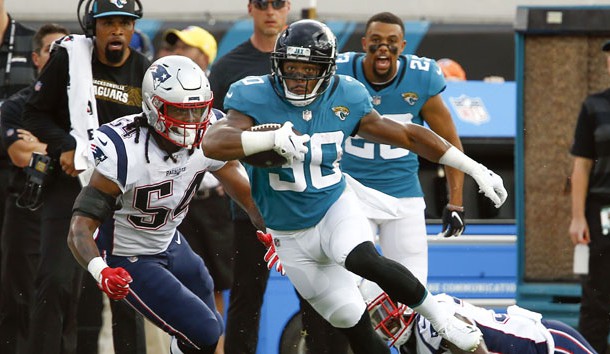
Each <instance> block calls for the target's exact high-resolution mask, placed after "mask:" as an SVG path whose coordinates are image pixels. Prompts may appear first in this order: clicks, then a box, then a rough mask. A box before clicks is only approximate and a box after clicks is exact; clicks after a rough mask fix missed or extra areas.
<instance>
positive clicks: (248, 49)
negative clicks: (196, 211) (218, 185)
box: [209, 39, 271, 220]
mask: <svg viewBox="0 0 610 354" xmlns="http://www.w3.org/2000/svg"><path fill="white" fill-rule="evenodd" d="M266 74H271V53H265V52H261V51H260V50H258V49H256V48H255V47H254V46H253V45H252V42H250V40H249V39H248V40H247V41H245V42H243V43H242V44H240V45H238V46H237V47H235V48H234V49H233V50H232V51H230V52H228V53H227V54H225V55H223V56H222V57H221V58H220V59H218V61H216V62H215V63H214V65H213V66H212V70H211V72H210V77H209V79H210V86H211V88H212V92H213V93H214V108H217V109H220V110H222V109H223V108H224V100H225V96H226V94H227V92H228V91H229V87H230V86H231V84H232V83H234V82H236V81H239V80H241V79H243V78H244V77H246V76H260V75H266ZM231 209H232V211H233V218H234V219H239V220H249V217H248V214H246V212H245V211H243V210H242V209H241V208H239V207H236V205H235V203H234V202H233V201H231Z"/></svg>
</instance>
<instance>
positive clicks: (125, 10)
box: [24, 0, 150, 354]
mask: <svg viewBox="0 0 610 354" xmlns="http://www.w3.org/2000/svg"><path fill="white" fill-rule="evenodd" d="M88 5H91V10H90V11H89V8H87V9H86V10H85V11H86V12H87V13H86V14H85V16H86V18H87V19H88V21H85V22H86V25H85V26H83V27H84V28H83V29H84V30H85V32H86V33H87V36H86V37H85V36H78V35H73V36H67V37H64V38H63V40H62V41H61V42H58V43H56V45H55V46H54V50H53V52H52V54H51V58H50V60H49V62H48V63H47V66H46V67H45V69H44V70H43V71H42V73H41V74H40V77H39V78H38V82H36V84H35V85H34V92H33V93H32V95H31V96H30V97H29V99H28V101H27V103H26V105H25V109H24V123H25V126H26V128H27V129H28V130H29V131H31V132H32V133H33V134H34V135H35V136H37V137H38V138H39V139H40V141H41V142H44V143H46V144H47V152H48V154H49V156H51V157H52V158H53V159H54V166H53V169H52V171H51V172H50V174H49V176H48V178H47V181H46V185H45V187H44V193H43V196H42V202H43V206H42V210H41V214H42V215H41V220H42V221H41V230H42V234H41V259H40V264H39V268H38V271H37V274H36V284H35V286H36V290H35V294H34V303H33V309H32V319H31V329H30V334H31V335H30V338H29V340H28V342H29V348H28V352H29V353H32V354H33V353H75V352H76V333H77V332H76V329H77V326H76V313H77V304H78V300H79V297H80V291H81V281H82V277H83V270H82V269H81V268H80V267H79V265H78V263H77V262H76V261H75V260H74V258H73V257H72V254H71V253H70V250H69V249H68V247H67V245H66V239H65V238H66V235H67V234H68V229H69V226H70V218H71V216H72V205H73V204H74V200H75V199H76V196H77V195H78V193H79V192H80V190H81V183H79V178H77V176H78V175H79V174H80V173H81V172H82V171H83V170H85V169H87V168H88V167H89V166H88V163H87V160H86V157H85V156H86V152H87V149H89V146H90V144H91V139H92V131H93V130H94V129H95V128H96V127H97V126H98V125H101V124H104V123H108V122H110V121H112V120H113V119H115V118H118V117H122V116H125V115H129V114H135V113H138V112H140V111H141V102H142V93H141V83H142V78H143V76H144V73H145V72H146V69H147V68H148V66H149V65H150V62H149V61H148V59H146V57H144V56H143V55H142V54H140V53H137V52H136V51H133V50H131V49H130V48H129V46H128V44H129V42H130V41H131V37H132V36H133V34H134V30H135V21H136V19H138V18H140V17H141V9H139V10H137V9H136V6H135V5H136V4H135V3H134V0H127V1H125V0H124V1H121V2H117V1H111V0H93V1H92V2H91V3H88ZM66 88H67V90H66ZM82 180H84V179H82ZM116 304H118V303H115V305H116ZM123 306H125V305H123ZM123 309H125V308H123ZM113 312H115V311H113ZM132 320H133V316H132ZM132 322H133V323H131V324H130V325H129V326H126V327H128V328H125V329H123V330H116V331H114V332H115V333H114V335H115V336H116V335H120V336H123V338H124V339H125V340H129V338H133V336H134V335H135V334H136V333H137V332H138V331H140V330H141V322H140V325H138V324H137V321H132ZM118 323H121V321H118ZM115 329H116V327H115ZM116 339H117V338H116V337H115V343H116ZM127 344H128V343H127ZM127 344H126V345H125V346H126V347H127V346H128V345H127ZM129 347H130V348H132V347H135V345H133V343H131V345H129ZM117 349H118V348H117ZM117 352H121V351H120V350H119V351H117Z"/></svg>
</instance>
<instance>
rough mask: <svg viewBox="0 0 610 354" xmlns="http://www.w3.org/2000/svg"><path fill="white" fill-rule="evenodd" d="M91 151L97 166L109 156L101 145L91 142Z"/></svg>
mask: <svg viewBox="0 0 610 354" xmlns="http://www.w3.org/2000/svg"><path fill="white" fill-rule="evenodd" d="M91 152H92V153H93V160H94V161H95V166H97V165H99V164H100V163H102V161H104V160H106V159H107V158H108V156H106V155H105V154H104V152H103V151H102V149H100V148H99V146H97V145H95V144H91Z"/></svg>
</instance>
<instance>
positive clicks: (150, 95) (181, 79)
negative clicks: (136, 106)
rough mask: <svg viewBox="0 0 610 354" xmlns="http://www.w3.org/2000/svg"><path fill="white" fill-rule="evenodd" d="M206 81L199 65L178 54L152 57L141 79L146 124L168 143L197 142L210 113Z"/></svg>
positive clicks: (210, 99)
mask: <svg viewBox="0 0 610 354" xmlns="http://www.w3.org/2000/svg"><path fill="white" fill-rule="evenodd" d="M212 99H213V94H212V90H211V89H210V82H209V81H208V79H207V77H206V76H205V73H204V72H203V70H201V68H200V67H199V65H197V64H195V62H194V61H192V60H191V59H189V58H187V57H184V56H181V55H170V56H166V57H162V58H160V59H158V60H156V61H155V62H154V63H152V65H151V66H150V67H149V68H148V70H146V73H145V74H144V79H143V80H142V109H143V110H144V114H146V117H147V118H148V124H149V125H150V126H152V127H153V128H154V129H155V130H156V131H157V133H159V134H160V135H161V136H163V137H164V138H166V139H167V140H169V141H171V142H172V143H174V144H176V145H178V146H181V147H186V148H189V149H190V148H193V147H197V146H199V144H200V143H201V139H202V138H203V133H204V132H205V129H206V128H207V126H208V124H209V118H210V115H211V114H213V113H212Z"/></svg>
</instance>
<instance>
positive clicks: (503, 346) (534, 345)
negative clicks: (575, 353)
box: [414, 294, 555, 354]
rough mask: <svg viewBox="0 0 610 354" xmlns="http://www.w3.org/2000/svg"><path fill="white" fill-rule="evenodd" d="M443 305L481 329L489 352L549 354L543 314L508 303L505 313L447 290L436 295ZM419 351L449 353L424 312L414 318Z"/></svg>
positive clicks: (551, 346) (550, 343)
mask: <svg viewBox="0 0 610 354" xmlns="http://www.w3.org/2000/svg"><path fill="white" fill-rule="evenodd" d="M435 298H436V299H437V300H438V301H439V302H440V303H441V305H442V306H447V307H448V308H449V309H450V310H452V311H455V313H457V314H459V315H461V316H463V317H465V318H467V319H468V320H470V321H471V322H473V323H476V325H477V327H478V328H479V329H480V330H481V332H482V333H483V339H484V340H485V344H486V345H487V348H488V349H489V352H490V353H502V354H535V353H536V354H548V353H553V352H554V348H555V344H554V341H553V337H552V336H551V333H550V332H549V330H548V329H547V328H546V327H544V326H543V325H542V323H541V322H540V321H541V319H542V315H540V314H539V313H536V312H532V311H529V310H525V309H523V308H520V307H518V306H510V307H509V308H508V311H507V313H506V314H501V313H495V312H494V311H492V310H488V309H484V308H481V307H476V306H473V305H471V304H469V303H467V302H465V301H463V300H461V299H458V298H455V297H452V296H449V295H447V294H439V295H436V296H435ZM415 326H417V330H416V331H414V333H415V335H416V343H417V353H418V354H432V353H433V354H439V353H450V352H449V350H447V349H445V348H443V347H442V346H441V341H442V338H441V336H440V335H439V334H438V333H437V332H436V331H435V330H434V328H432V326H431V325H430V322H428V320H426V319H425V318H424V317H423V316H420V315H417V317H416V319H415Z"/></svg>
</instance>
